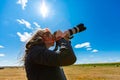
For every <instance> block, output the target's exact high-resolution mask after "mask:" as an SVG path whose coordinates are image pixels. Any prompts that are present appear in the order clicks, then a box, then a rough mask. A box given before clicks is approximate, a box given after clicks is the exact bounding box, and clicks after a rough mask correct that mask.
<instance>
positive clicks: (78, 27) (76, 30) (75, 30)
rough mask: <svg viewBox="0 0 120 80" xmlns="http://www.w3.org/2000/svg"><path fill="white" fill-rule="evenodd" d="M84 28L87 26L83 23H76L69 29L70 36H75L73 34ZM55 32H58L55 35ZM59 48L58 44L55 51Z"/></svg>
mask: <svg viewBox="0 0 120 80" xmlns="http://www.w3.org/2000/svg"><path fill="white" fill-rule="evenodd" d="M84 30H86V27H85V26H84V24H83V23H80V24H78V25H76V26H74V27H73V28H72V29H68V30H67V31H68V38H69V39H71V38H73V36H72V35H73V34H76V33H79V32H82V31H84ZM55 34H56V32H55V33H54V35H55ZM57 49H58V45H57V44H56V46H55V49H54V51H56V50H57Z"/></svg>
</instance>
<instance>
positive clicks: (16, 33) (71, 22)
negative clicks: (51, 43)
mask: <svg viewBox="0 0 120 80" xmlns="http://www.w3.org/2000/svg"><path fill="white" fill-rule="evenodd" d="M119 3H120V1H119V0H109V1H108V0H11V1H9V0H0V6H1V7H0V37H1V38H0V66H14V65H19V58H20V56H21V55H22V54H23V52H24V45H25V42H26V40H27V39H28V38H29V37H30V36H31V34H32V33H33V32H34V31H35V30H36V29H38V28H46V27H48V28H49V29H50V30H51V32H52V33H53V32H54V31H56V30H62V31H63V32H64V31H65V30H67V29H70V28H72V27H74V26H75V25H77V24H79V23H84V25H85V26H86V27H87V30H86V31H83V32H81V33H78V34H74V38H73V39H72V40H71V41H72V46H73V49H74V51H75V54H76V56H77V61H76V63H77V64H85V63H102V62H120V5H119Z"/></svg>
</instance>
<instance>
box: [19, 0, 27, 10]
mask: <svg viewBox="0 0 120 80" xmlns="http://www.w3.org/2000/svg"><path fill="white" fill-rule="evenodd" d="M27 2H28V0H18V1H17V4H20V5H21V6H22V9H23V10H24V9H25V7H26V4H27Z"/></svg>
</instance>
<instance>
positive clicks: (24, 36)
mask: <svg viewBox="0 0 120 80" xmlns="http://www.w3.org/2000/svg"><path fill="white" fill-rule="evenodd" d="M31 34H32V33H28V32H24V33H23V34H21V33H20V32H17V35H18V36H19V37H20V41H21V42H26V41H27V40H28V39H29V38H30V37H31Z"/></svg>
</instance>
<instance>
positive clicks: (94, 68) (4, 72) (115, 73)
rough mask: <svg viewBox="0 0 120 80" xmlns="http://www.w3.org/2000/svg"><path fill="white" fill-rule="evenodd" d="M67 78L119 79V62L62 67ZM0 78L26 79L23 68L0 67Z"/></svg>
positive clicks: (81, 79)
mask: <svg viewBox="0 0 120 80" xmlns="http://www.w3.org/2000/svg"><path fill="white" fill-rule="evenodd" d="M64 71H65V74H66V77H67V79H68V80H120V64H86V65H74V66H67V67H64ZM0 80H27V79H26V76H25V71H24V68H4V69H0Z"/></svg>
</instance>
